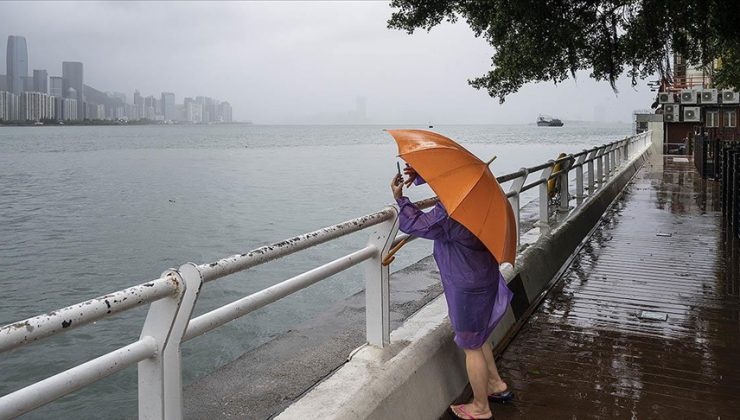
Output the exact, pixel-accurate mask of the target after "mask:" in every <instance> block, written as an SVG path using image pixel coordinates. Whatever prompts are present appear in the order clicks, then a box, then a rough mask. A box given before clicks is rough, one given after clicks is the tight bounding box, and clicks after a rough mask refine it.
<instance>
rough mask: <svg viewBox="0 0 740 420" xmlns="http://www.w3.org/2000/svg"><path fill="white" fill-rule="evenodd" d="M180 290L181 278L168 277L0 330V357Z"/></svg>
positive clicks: (6, 326) (9, 325) (19, 322)
mask: <svg viewBox="0 0 740 420" xmlns="http://www.w3.org/2000/svg"><path fill="white" fill-rule="evenodd" d="M179 287H180V285H179V283H178V280H177V278H176V277H175V276H168V277H167V278H160V279H156V280H152V281H150V282H147V283H142V284H139V285H136V286H133V287H129V288H128V289H123V290H120V291H117V292H113V293H110V294H107V295H104V296H99V297H96V298H94V299H90V300H87V301H85V302H81V303H78V304H75V305H72V306H67V307H66V308H62V309H57V310H56V311H52V312H48V313H45V314H42V315H37V316H35V317H33V318H28V319H25V320H23V321H18V322H14V323H12V324H8V325H5V326H3V327H2V328H0V353H2V352H4V351H8V350H11V349H14V348H16V347H18V346H22V345H25V344H28V343H31V342H33V341H38V340H40V339H42V338H45V337H48V336H51V335H54V334H58V333H60V332H62V331H68V330H72V329H74V328H77V327H80V326H83V325H86V324H89V323H91V322H93V321H97V320H99V319H102V318H105V317H108V316H110V315H112V314H115V313H118V312H123V311H126V310H128V309H131V308H134V307H137V306H139V305H143V304H145V303H149V302H154V301H156V300H159V299H162V298H163V297H166V296H169V295H172V294H174V293H175V292H176V291H177V289H178V288H179Z"/></svg>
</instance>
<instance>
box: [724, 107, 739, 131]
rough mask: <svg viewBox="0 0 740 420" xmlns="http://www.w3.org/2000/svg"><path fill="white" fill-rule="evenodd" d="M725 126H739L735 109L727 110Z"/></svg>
mask: <svg viewBox="0 0 740 420" xmlns="http://www.w3.org/2000/svg"><path fill="white" fill-rule="evenodd" d="M724 117H725V127H733V128H734V127H737V111H736V110H734V109H730V110H726V111H725V115H724Z"/></svg>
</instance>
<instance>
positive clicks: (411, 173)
mask: <svg viewBox="0 0 740 420" xmlns="http://www.w3.org/2000/svg"><path fill="white" fill-rule="evenodd" d="M403 173H404V174H405V175H406V176H407V177H408V178H406V182H404V184H406V188H408V187H410V186H411V184H413V183H414V181H416V176H417V173H416V170H415V169H414V168H412V167H411V165H409V164H408V163H407V164H406V167H405V168H403Z"/></svg>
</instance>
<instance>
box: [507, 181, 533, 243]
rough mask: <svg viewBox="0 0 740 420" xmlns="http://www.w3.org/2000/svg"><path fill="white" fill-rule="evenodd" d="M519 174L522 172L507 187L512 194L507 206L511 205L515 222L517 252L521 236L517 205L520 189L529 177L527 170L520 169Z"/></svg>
mask: <svg viewBox="0 0 740 420" xmlns="http://www.w3.org/2000/svg"><path fill="white" fill-rule="evenodd" d="M519 171H520V172H523V175H521V176H520V177H519V178H516V179H514V180H513V181H511V186H509V192H510V193H511V192H513V193H514V195H512V196H511V197H509V204H511V208H512V210H514V220H516V249H517V251H518V250H519V242H520V241H519V240H520V238H521V236H522V232H521V226H520V225H519V213H520V210H521V209H520V203H519V192H520V191H521V190H522V187H523V186H524V182H525V181H526V180H527V176H528V175H529V171H528V170H527V168H521V169H520V170H519Z"/></svg>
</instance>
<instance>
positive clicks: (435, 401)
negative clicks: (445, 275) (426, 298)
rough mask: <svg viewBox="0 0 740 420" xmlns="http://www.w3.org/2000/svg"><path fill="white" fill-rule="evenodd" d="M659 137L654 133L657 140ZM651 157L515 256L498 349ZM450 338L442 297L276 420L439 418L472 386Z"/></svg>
mask: <svg viewBox="0 0 740 420" xmlns="http://www.w3.org/2000/svg"><path fill="white" fill-rule="evenodd" d="M660 139H661V137H658V136H656V135H654V138H653V142H656V141H659V140H660ZM651 153H653V148H652V147H648V148H646V149H645V150H644V151H643V152H642V153H641V154H639V155H638V156H636V157H634V158H633V159H632V160H630V161H629V162H626V163H624V164H623V165H622V166H621V167H619V168H618V171H619V172H618V173H616V174H614V175H613V176H612V178H611V179H610V180H609V182H607V183H606V184H605V185H603V186H602V188H601V189H599V190H597V194H596V195H595V196H593V197H589V198H588V199H587V200H586V201H585V202H584V203H583V204H582V205H581V206H579V207H577V208H576V209H575V210H573V211H572V212H571V214H570V215H569V217H568V218H567V220H566V221H564V222H563V223H561V224H559V225H558V226H556V227H554V228H553V230H552V231H551V232H550V233H548V234H546V235H543V236H541V237H540V238H539V240H537V241H536V242H534V243H532V244H531V245H530V246H528V247H527V248H526V249H525V250H524V251H523V252H522V253H521V254H520V255H519V256H518V257H517V264H516V268H515V269H511V268H509V269H508V270H506V269H504V270H503V271H504V275H505V277H506V279H507V281H508V283H509V287H510V288H511V289H512V291H513V292H514V294H515V295H514V299H513V301H512V304H511V306H510V308H509V310H508V311H507V313H506V315H505V317H504V319H503V320H502V322H501V323H500V324H499V326H498V327H497V329H496V330H495V331H494V333H493V335H492V340H493V342H494V344H495V345H496V349H497V350H500V349H502V348H503V347H504V346H505V345H506V344H507V342H508V339H509V338H510V337H511V336H512V335H513V334H515V333H516V331H517V330H518V328H519V327H520V326H521V324H522V323H523V322H524V321H525V320H526V319H527V317H528V316H529V314H530V313H531V311H532V310H533V309H534V308H536V306H537V305H538V303H539V301H540V300H541V298H542V297H543V296H544V294H546V293H547V291H548V290H549V286H550V285H551V283H552V282H553V281H554V280H556V279H557V277H558V276H559V273H560V271H561V270H562V269H564V268H565V267H567V265H568V264H569V262H570V259H571V258H572V255H574V253H575V251H576V250H577V249H578V248H579V246H580V245H581V243H583V241H584V239H585V238H587V237H588V236H589V234H590V232H591V231H592V229H593V228H594V227H595V226H596V224H597V222H598V221H599V219H600V218H601V217H602V215H603V214H604V212H605V210H606V209H607V208H608V207H609V205H610V204H611V203H612V202H613V201H614V199H615V198H616V197H618V195H619V194H620V192H621V191H622V189H623V188H624V187H625V185H627V183H628V182H629V180H630V179H631V178H632V177H633V176H634V175H635V173H636V172H637V170H638V169H639V168H640V167H641V166H642V165H643V163H644V161H645V160H646V159H647V157H648V156H649V155H650V154H651ZM535 229H536V228H535ZM526 236H531V235H525V237H526ZM452 338H453V333H452V329H451V327H450V324H449V320H448V319H447V307H446V304H445V300H444V297H443V296H439V297H437V298H436V299H434V300H432V301H431V302H430V303H429V304H427V305H426V306H424V307H423V308H421V309H420V310H419V311H418V312H417V313H415V314H414V315H413V316H411V317H410V318H409V319H408V320H407V321H406V322H405V323H404V324H403V325H402V326H401V327H400V328H398V329H397V330H395V331H393V332H392V334H391V343H392V344H391V346H389V347H387V348H384V349H378V348H374V347H370V346H364V347H361V348H360V349H358V350H357V351H355V352H354V354H353V355H352V356H351V359H350V361H349V362H347V363H346V364H345V365H344V366H342V367H341V368H340V369H338V370H337V371H336V372H335V373H334V374H333V375H332V376H330V377H328V378H327V379H326V380H324V381H323V382H321V383H320V384H318V385H317V386H316V387H314V388H313V389H312V390H311V391H310V392H308V393H307V394H306V395H305V396H304V397H303V398H301V399H300V400H298V401H297V402H296V403H294V404H292V405H291V406H290V407H288V408H287V409H286V410H285V411H284V412H283V413H281V414H280V415H279V416H277V418H278V419H307V418H328V419H387V418H403V419H430V418H437V417H438V416H439V415H440V414H441V413H442V412H444V410H445V409H446V407H447V404H448V403H449V402H450V401H452V400H454V399H455V398H456V397H457V396H459V395H460V394H461V393H462V392H463V389H464V387H465V385H466V383H467V379H466V377H465V368H464V361H463V354H462V352H461V351H460V350H459V349H458V348H457V347H456V346H455V345H454V343H453V341H452Z"/></svg>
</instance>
